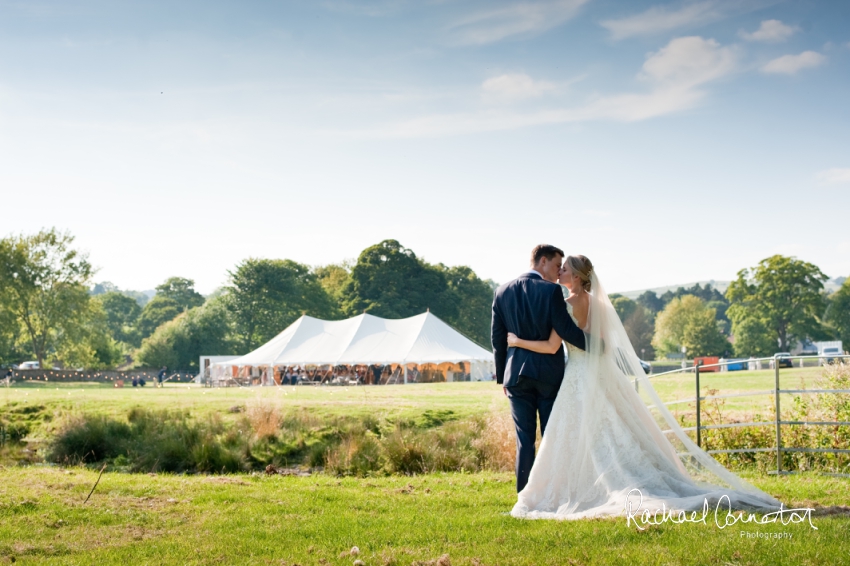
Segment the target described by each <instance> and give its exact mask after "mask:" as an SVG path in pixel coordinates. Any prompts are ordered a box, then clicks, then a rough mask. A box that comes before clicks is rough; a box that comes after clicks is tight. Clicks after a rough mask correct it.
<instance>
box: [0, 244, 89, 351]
mask: <svg viewBox="0 0 850 566" xmlns="http://www.w3.org/2000/svg"><path fill="white" fill-rule="evenodd" d="M73 242H74V237H73V236H71V235H70V234H67V233H60V232H58V231H56V230H55V229H51V230H42V231H41V232H39V233H37V234H34V235H29V236H28V235H21V236H12V237H8V238H4V239H2V240H0V289H2V291H0V292H2V295H3V297H2V299H3V303H4V305H5V308H6V309H7V310H8V311H9V312H11V313H12V315H13V316H14V318H15V319H16V320H17V321H18V323H19V324H20V325H21V327H22V332H23V334H24V335H25V336H26V339H27V341H28V342H29V346H30V348H31V350H32V353H33V354H34V355H35V357H36V359H37V360H38V361H39V364H40V365H41V367H45V365H44V362H45V360H46V359H47V357H48V356H49V355H50V354H51V352H53V351H55V350H56V348H57V347H59V346H60V344H59V342H60V341H61V340H62V339H63V337H65V336H75V335H76V334H78V331H79V330H80V329H79V328H78V327H79V326H80V325H81V324H83V323H82V322H81V319H82V318H84V317H81V316H80V314H81V313H84V312H86V311H87V309H88V308H89V301H90V297H89V293H88V288H89V285H90V280H91V277H92V274H93V272H94V270H93V268H92V265H91V264H90V263H89V261H88V258H87V256H86V254H84V253H82V252H80V251H78V250H76V249H74V248H73V247H72V245H73Z"/></svg>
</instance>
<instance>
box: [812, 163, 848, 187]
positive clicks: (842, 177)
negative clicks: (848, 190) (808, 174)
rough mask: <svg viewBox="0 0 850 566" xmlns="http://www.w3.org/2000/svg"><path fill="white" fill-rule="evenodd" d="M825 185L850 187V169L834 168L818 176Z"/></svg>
mask: <svg viewBox="0 0 850 566" xmlns="http://www.w3.org/2000/svg"><path fill="white" fill-rule="evenodd" d="M817 178H818V180H819V181H820V182H821V183H823V184H825V185H845V184H846V185H850V168H841V167H833V168H832V169H827V170H825V171H821V172H820V173H818V174H817Z"/></svg>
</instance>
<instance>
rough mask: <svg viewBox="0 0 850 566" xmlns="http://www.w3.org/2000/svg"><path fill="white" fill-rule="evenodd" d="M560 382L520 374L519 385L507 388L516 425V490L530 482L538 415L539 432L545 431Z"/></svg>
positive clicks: (518, 490)
mask: <svg viewBox="0 0 850 566" xmlns="http://www.w3.org/2000/svg"><path fill="white" fill-rule="evenodd" d="M560 388H561V382H560V381H559V382H558V383H545V382H543V381H539V380H537V379H530V378H528V377H524V376H522V375H521V376H519V380H518V382H517V384H516V385H512V386H511V387H508V388H506V391H507V394H508V399H509V400H510V403H511V416H512V417H513V419H514V426H515V427H516V490H517V493H519V492H520V491H522V488H524V487H525V484H527V483H528V474H529V473H530V472H531V466H533V465H534V443H535V441H536V440H537V418H538V415H539V417H540V434H541V436H542V435H543V434H544V433H545V432H546V423H548V422H549V415H551V414H552V407H553V406H554V404H555V398H556V397H557V396H558V390H559V389H560Z"/></svg>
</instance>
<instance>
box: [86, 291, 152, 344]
mask: <svg viewBox="0 0 850 566" xmlns="http://www.w3.org/2000/svg"><path fill="white" fill-rule="evenodd" d="M94 300H95V302H98V303H100V305H101V306H102V307H103V311H104V313H105V317H106V327H107V328H108V329H109V333H110V334H111V335H112V337H113V338H114V339H115V340H117V341H119V342H124V343H125V344H129V345H131V346H135V347H138V346H139V344H140V342H141V338H140V336H139V331H138V330H137V329H136V322H137V320H138V319H139V315H141V313H142V308H141V307H140V306H139V303H138V302H137V301H136V300H135V299H133V298H131V297H128V296H127V295H125V294H123V293H121V292H120V291H108V292H106V293H103V294H101V295H96V296H95V298H94Z"/></svg>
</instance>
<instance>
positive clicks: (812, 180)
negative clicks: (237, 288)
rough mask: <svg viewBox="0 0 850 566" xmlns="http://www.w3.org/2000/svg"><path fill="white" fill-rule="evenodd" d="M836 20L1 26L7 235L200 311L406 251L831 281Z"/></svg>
mask: <svg viewBox="0 0 850 566" xmlns="http://www.w3.org/2000/svg"><path fill="white" fill-rule="evenodd" d="M848 100H850V3H848V2H841V1H828V2H827V1H820V2H816V1H785V2H775V1H774V2H772V1H767V0H765V1H747V0H739V1H726V0H701V1H696V2H693V1H691V2H634V1H633V2H625V1H618V2H614V1H610V0H562V1H539V2H536V1H526V2H511V1H496V0H490V1H487V2H479V1H461V0H442V1H432V2H429V1H419V2H406V1H403V0H388V1H383V2H381V1H376V2H352V1H338V0H329V1H326V2H322V1H313V2H250V1H241V2H232V3H228V2H217V1H211V0H207V1H204V2H173V1H172V2H153V1H146V2H134V1H121V2H118V1H110V2H105V1H103V2H95V1H92V2H46V1H27V2H9V1H2V0H0V190H2V201H0V202H2V210H3V214H2V220H0V226H2V230H0V233H2V234H4V235H6V234H10V233H19V232H34V231H37V230H38V229H39V228H41V227H50V226H56V227H58V228H60V229H66V230H69V231H70V232H71V233H73V234H74V235H75V236H76V237H77V244H78V245H79V246H80V247H81V248H83V249H86V250H88V251H89V252H90V257H91V259H92V261H93V262H94V263H95V264H96V265H97V266H99V267H100V272H99V273H98V275H97V277H96V279H97V280H110V281H113V282H114V283H116V284H117V285H119V286H120V287H122V288H130V289H148V288H152V287H153V286H155V285H156V284H158V283H160V282H161V281H163V280H164V279H165V278H167V277H169V276H172V275H179V276H184V277H190V278H193V279H195V280H196V282H197V287H198V288H199V290H201V291H202V292H205V293H208V292H210V291H212V290H213V289H215V288H216V287H218V286H219V285H221V284H223V283H225V281H226V276H227V274H226V271H227V270H228V269H232V268H233V266H235V265H236V264H237V263H238V262H239V261H240V260H242V259H244V258H247V257H270V258H278V257H279V258H291V259H294V260H297V261H301V262H304V263H307V264H311V265H317V264H324V263H329V262H336V261H340V260H343V259H346V258H354V257H356V256H357V254H358V253H359V252H360V251H361V250H362V249H363V248H365V247H367V246H368V245H371V244H374V243H377V242H378V241H380V240H382V239H385V238H395V239H398V240H399V241H400V242H402V244H404V245H406V246H407V247H410V248H412V249H413V250H414V251H415V252H416V253H417V254H418V255H420V256H422V257H424V258H425V259H426V260H428V261H432V262H443V263H446V264H448V265H456V264H464V265H469V266H471V267H473V268H474V269H475V270H476V271H477V272H478V273H479V274H480V275H481V276H483V277H488V278H493V279H495V280H496V281H499V282H502V281H506V280H508V279H510V278H511V277H513V276H515V275H516V274H517V273H519V272H521V271H522V270H524V269H525V267H526V264H527V256H528V252H529V250H530V249H531V248H532V247H533V246H534V245H535V244H537V243H540V242H550V243H554V244H556V245H560V246H561V247H563V248H564V249H565V250H566V251H567V252H570V253H583V254H585V255H587V256H589V257H590V258H591V259H592V260H593V261H594V263H595V264H596V265H597V269H598V272H599V274H600V276H601V277H602V278H603V279H604V280H605V281H606V286H607V287H608V288H609V289H614V290H621V291H625V290H630V289H636V288H644V287H652V286H660V285H666V284H673V283H686V282H690V281H697V280H707V279H718V280H724V279H731V278H734V276H735V273H736V272H737V271H738V270H739V269H741V268H744V267H748V266H752V265H755V264H756V263H757V262H758V261H759V260H761V259H762V258H764V257H767V256H769V255H772V254H774V253H782V254H787V255H795V256H797V257H799V258H801V259H804V260H807V261H810V262H813V263H815V264H816V265H818V266H820V267H821V268H822V269H823V270H824V271H825V272H826V273H827V274H828V275H829V276H831V277H836V276H842V275H844V276H846V275H850V273H849V272H850V233H848V231H847V228H846V226H847V219H846V215H847V211H848V210H850V134H848V132H850V105H848V103H847V101H848Z"/></svg>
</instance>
